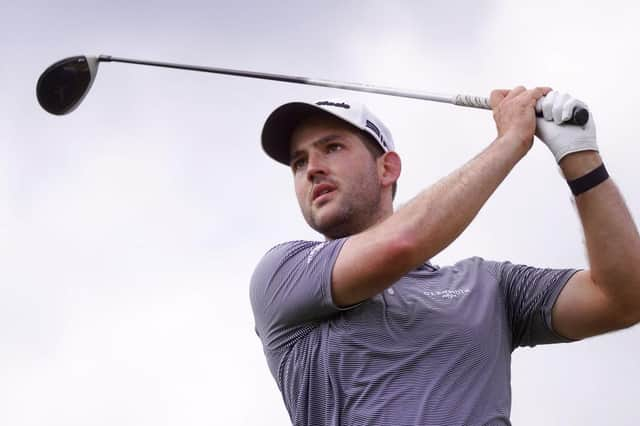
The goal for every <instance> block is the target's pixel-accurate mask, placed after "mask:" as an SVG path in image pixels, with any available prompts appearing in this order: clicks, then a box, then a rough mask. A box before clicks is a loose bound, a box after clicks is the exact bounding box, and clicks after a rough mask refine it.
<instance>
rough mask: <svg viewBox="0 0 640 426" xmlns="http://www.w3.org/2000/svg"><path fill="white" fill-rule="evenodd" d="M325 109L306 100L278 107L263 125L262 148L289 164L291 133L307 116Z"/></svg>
mask: <svg viewBox="0 0 640 426" xmlns="http://www.w3.org/2000/svg"><path fill="white" fill-rule="evenodd" d="M318 112H321V113H324V114H329V113H328V112H327V111H325V110H324V109H322V108H320V107H318V106H315V105H313V104H307V103H304V102H290V103H288V104H284V105H281V106H279V107H278V108H276V109H275V110H274V111H273V112H272V113H271V115H269V117H268V118H267V121H265V123H264V126H263V127H262V149H264V152H266V153H267V155H268V156H269V157H271V158H273V159H274V160H276V161H277V162H279V163H282V164H285V165H287V166H288V165H289V163H290V152H289V144H290V143H291V134H292V133H293V131H294V130H295V129H296V127H297V126H298V124H300V122H301V121H303V120H304V119H305V118H307V117H309V116H311V115H314V114H317V113H318Z"/></svg>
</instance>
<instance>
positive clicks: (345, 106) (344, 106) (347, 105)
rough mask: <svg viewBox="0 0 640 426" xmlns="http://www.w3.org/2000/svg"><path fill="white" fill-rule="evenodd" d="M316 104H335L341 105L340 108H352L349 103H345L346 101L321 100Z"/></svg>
mask: <svg viewBox="0 0 640 426" xmlns="http://www.w3.org/2000/svg"><path fill="white" fill-rule="evenodd" d="M316 105H319V106H334V107H339V108H344V109H349V108H351V105H349V104H345V103H344V102H340V103H337V102H329V101H320V102H316Z"/></svg>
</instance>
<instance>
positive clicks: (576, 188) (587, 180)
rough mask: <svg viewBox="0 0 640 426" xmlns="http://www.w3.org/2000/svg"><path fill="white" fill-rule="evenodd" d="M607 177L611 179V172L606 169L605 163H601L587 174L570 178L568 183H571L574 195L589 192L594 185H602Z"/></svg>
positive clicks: (570, 186)
mask: <svg viewBox="0 0 640 426" xmlns="http://www.w3.org/2000/svg"><path fill="white" fill-rule="evenodd" d="M607 179H609V173H607V169H605V167H604V164H600V165H599V166H598V167H596V168H595V169H593V170H591V171H590V172H589V173H587V174H586V175H584V176H580V177H579V178H577V179H574V180H569V181H567V183H568V184H569V188H571V192H573V195H580V194H582V193H583V192H587V191H588V190H590V189H591V188H593V187H594V186H598V185H600V184H601V183H602V182H604V181H605V180H607Z"/></svg>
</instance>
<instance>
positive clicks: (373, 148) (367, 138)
mask: <svg viewBox="0 0 640 426" xmlns="http://www.w3.org/2000/svg"><path fill="white" fill-rule="evenodd" d="M358 130H359V136H360V139H361V140H362V142H363V143H364V146H365V148H367V151H369V153H370V154H371V157H372V158H373V159H374V160H377V159H378V158H380V157H381V156H382V155H383V154H384V152H385V151H384V150H383V149H382V147H381V146H380V144H379V143H378V141H376V140H375V139H374V138H373V136H371V135H370V134H369V132H367V131H364V130H361V129H358ZM397 190H398V181H395V182H393V186H392V187H391V199H392V200H393V199H395V198H396V191H397Z"/></svg>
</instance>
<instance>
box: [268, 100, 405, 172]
mask: <svg viewBox="0 0 640 426" xmlns="http://www.w3.org/2000/svg"><path fill="white" fill-rule="evenodd" d="M318 111H321V112H325V113H329V114H331V115H332V116H334V117H337V118H339V119H341V120H342V121H345V122H347V123H349V124H351V125H352V126H355V127H356V128H358V129H360V130H364V131H365V132H367V133H369V134H370V135H371V136H372V137H373V139H374V140H375V141H376V142H377V143H378V144H379V145H380V147H381V148H382V150H383V151H384V152H388V151H394V150H395V146H394V144H393V138H392V137H391V132H389V129H387V126H385V125H384V123H382V121H380V119H379V118H378V117H376V116H375V115H374V114H373V113H372V112H371V111H369V109H368V108H367V107H366V106H364V105H363V104H360V103H353V102H352V103H346V102H334V101H319V102H316V103H308V102H290V103H286V104H284V105H280V106H279V107H278V108H276V109H275V110H274V111H273V112H272V113H271V114H270V115H269V117H268V118H267V121H265V123H264V126H263V127H262V149H264V151H265V152H266V153H267V155H268V156H269V157H271V158H273V159H274V160H276V161H278V162H280V163H282V164H285V165H287V166H288V165H289V161H290V158H289V143H290V142H291V134H292V133H293V131H294V130H295V128H296V127H297V126H298V124H300V122H301V121H302V120H304V119H305V118H307V117H309V116H311V115H313V114H317V113H318Z"/></svg>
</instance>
